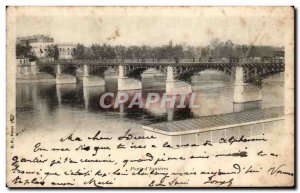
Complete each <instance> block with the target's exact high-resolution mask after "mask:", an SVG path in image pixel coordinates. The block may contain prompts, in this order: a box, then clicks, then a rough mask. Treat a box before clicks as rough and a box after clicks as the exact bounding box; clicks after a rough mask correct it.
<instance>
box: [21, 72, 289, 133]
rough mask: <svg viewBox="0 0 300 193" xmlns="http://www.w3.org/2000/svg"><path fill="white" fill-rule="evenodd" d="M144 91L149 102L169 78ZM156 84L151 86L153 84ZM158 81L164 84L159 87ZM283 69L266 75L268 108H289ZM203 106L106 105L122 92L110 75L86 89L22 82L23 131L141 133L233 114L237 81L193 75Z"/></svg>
mask: <svg viewBox="0 0 300 193" xmlns="http://www.w3.org/2000/svg"><path fill="white" fill-rule="evenodd" d="M142 85H143V89H142V90H136V91H131V92H128V93H129V95H130V96H133V95H134V93H141V94H142V96H143V100H145V99H146V96H147V93H148V92H156V93H159V94H160V95H162V94H163V93H164V90H163V87H164V86H163V85H164V82H163V80H160V79H152V80H151V81H150V82H149V81H148V80H147V81H146V80H143V81H142ZM150 85H151V86H150ZM153 85H158V86H157V87H156V88H155V87H153ZM283 89H284V76H283V73H281V74H278V75H274V76H272V77H270V78H268V79H266V80H265V81H264V83H263V87H262V108H269V107H276V106H283V101H284V100H283V94H284V93H283V92H282V90H283ZM192 90H193V93H196V100H195V101H196V103H197V105H199V108H196V109H190V108H188V107H187V108H183V109H173V108H165V107H164V108H161V107H160V104H159V103H157V104H153V105H151V106H150V108H137V107H136V108H127V106H128V105H127V104H125V105H121V106H120V107H119V108H116V109H114V108H109V109H103V108H101V107H100V105H99V98H100V96H101V95H102V94H103V93H105V92H108V91H110V92H114V93H117V79H116V77H107V78H106V86H102V87H88V88H83V87H82V83H81V82H78V83H77V84H68V85H56V84H55V83H32V84H17V93H16V94H17V100H16V104H17V132H19V133H20V132H22V131H25V130H26V132H27V133H31V132H51V131H54V130H56V129H68V130H99V129H100V128H101V130H102V131H103V132H104V133H110V134H111V135H119V134H120V133H122V132H124V130H126V129H128V128H132V129H133V132H137V133H141V132H142V131H141V125H148V124H151V123H157V122H163V121H171V120H180V119H187V118H192V117H199V116H208V115H216V114H223V113H231V112H233V81H232V80H231V79H230V78H228V77H225V76H224V75H222V73H221V74H220V73H219V72H215V71H203V72H201V73H200V74H198V75H196V76H194V77H193V78H192Z"/></svg>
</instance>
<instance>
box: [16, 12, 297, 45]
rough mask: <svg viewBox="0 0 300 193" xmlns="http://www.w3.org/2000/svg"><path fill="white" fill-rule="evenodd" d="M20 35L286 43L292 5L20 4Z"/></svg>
mask: <svg viewBox="0 0 300 193" xmlns="http://www.w3.org/2000/svg"><path fill="white" fill-rule="evenodd" d="M15 13H16V17H15V18H16V22H15V23H16V26H15V27H16V36H18V37H20V36H28V35H35V34H44V35H50V36H51V37H53V38H54V40H55V42H56V43H83V44H85V45H90V44H92V43H99V44H103V43H107V44H111V45H120V44H121V45H150V46H157V45H165V44H168V42H169V41H170V40H172V41H173V42H174V43H175V44H186V45H191V46H205V45H207V44H209V42H210V41H211V40H212V39H213V38H219V39H220V40H222V41H226V40H228V39H230V40H231V41H233V42H234V43H237V44H254V45H272V46H284V43H285V41H284V40H285V37H286V31H287V30H288V28H289V27H290V24H291V22H290V20H292V18H293V14H292V9H290V8H287V7H285V8H279V7H278V8H276V7H273V8H260V9H259V8H254V7H252V8H249V7H248V8H245V7H241V8H230V7H225V8H224V7H223V8H222V7H220V8H218V7H180V8H177V9H176V8H174V7H165V8H159V7H147V8H145V7H144V8H143V7H135V8H132V7H122V8H120V7H119V8H118V7H114V8H113V7H94V8H92V7H64V8H58V7H52V8H49V7H48V8H45V7H44V8H42V7H35V8H33V7H19V8H17V9H16V12H15Z"/></svg>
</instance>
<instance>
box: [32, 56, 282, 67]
mask: <svg viewBox="0 0 300 193" xmlns="http://www.w3.org/2000/svg"><path fill="white" fill-rule="evenodd" d="M143 63H144V64H150V65H151V64H153V65H154V64H160V65H168V64H175V65H176V64H201V63H202V64H209V63H211V64H218V63H222V64H247V63H248V64H249V63H257V64H261V65H263V64H266V65H269V64H272V63H277V64H278V63H281V64H284V59H282V58H279V59H278V58H268V59H267V60H266V59H265V60H257V59H253V58H246V59H242V60H237V61H231V60H230V59H227V58H218V59H208V60H204V59H202V60H201V59H200V58H199V59H179V60H173V59H160V60H158V59H155V58H154V59H152V58H150V59H149V58H147V59H98V60H76V59H59V60H53V59H47V60H46V59H40V60H38V64H52V65H53V64H67V65H68V64H70V65H82V64H88V65H107V64H109V65H120V64H124V65H126V64H128V65H130V64H139V65H140V64H143Z"/></svg>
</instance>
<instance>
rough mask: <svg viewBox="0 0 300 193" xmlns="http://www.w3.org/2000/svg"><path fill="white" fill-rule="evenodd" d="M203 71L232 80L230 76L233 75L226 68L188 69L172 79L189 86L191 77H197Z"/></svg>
mask: <svg viewBox="0 0 300 193" xmlns="http://www.w3.org/2000/svg"><path fill="white" fill-rule="evenodd" d="M203 71H215V72H220V73H222V74H223V75H224V76H225V77H227V78H229V79H232V74H233V72H232V71H231V69H226V68H213V67H212V68H194V69H189V70H186V71H182V72H179V73H178V74H176V75H175V77H174V78H175V79H177V80H181V81H184V82H187V83H189V84H190V83H191V80H192V77H193V76H195V75H199V73H201V72H203Z"/></svg>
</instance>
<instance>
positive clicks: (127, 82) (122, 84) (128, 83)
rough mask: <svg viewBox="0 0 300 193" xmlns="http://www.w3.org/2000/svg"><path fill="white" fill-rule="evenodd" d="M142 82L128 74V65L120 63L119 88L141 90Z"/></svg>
mask: <svg viewBox="0 0 300 193" xmlns="http://www.w3.org/2000/svg"><path fill="white" fill-rule="evenodd" d="M140 89H142V82H141V81H139V80H136V79H133V78H129V77H127V76H126V67H125V66H123V65H119V76H118V90H120V91H122V90H140Z"/></svg>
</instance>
